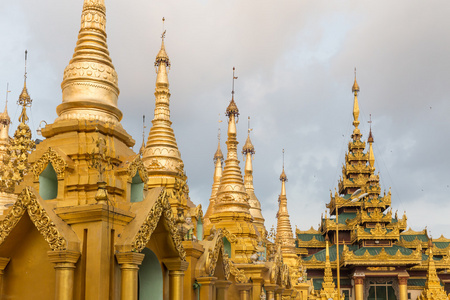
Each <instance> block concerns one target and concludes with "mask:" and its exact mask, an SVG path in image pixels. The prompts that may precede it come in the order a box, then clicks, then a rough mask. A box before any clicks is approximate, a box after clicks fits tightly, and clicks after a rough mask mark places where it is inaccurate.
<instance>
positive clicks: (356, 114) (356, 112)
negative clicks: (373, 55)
mask: <svg viewBox="0 0 450 300" xmlns="http://www.w3.org/2000/svg"><path fill="white" fill-rule="evenodd" d="M352 92H353V93H354V96H355V98H354V101H353V126H355V130H354V131H353V132H354V133H355V134H359V129H358V126H359V120H358V118H359V105H358V93H359V85H358V83H357V82H356V68H355V82H354V83H353V87H352Z"/></svg>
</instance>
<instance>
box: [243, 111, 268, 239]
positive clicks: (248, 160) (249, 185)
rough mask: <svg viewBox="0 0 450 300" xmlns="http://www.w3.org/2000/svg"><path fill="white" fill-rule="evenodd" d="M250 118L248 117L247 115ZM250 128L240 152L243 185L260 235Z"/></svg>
mask: <svg viewBox="0 0 450 300" xmlns="http://www.w3.org/2000/svg"><path fill="white" fill-rule="evenodd" d="M248 118H249V120H250V117H248ZM250 131H251V130H250V128H249V129H248V135H247V140H246V141H245V144H244V147H243V148H242V154H244V156H245V169H244V170H245V171H244V172H245V175H244V185H245V190H246V191H247V193H248V196H249V200H248V204H249V205H250V214H251V215H252V217H253V220H254V224H255V226H256V228H257V229H258V232H259V234H260V235H261V236H262V237H265V236H266V227H265V226H264V217H263V216H262V213H261V203H260V202H259V200H258V198H257V197H256V195H255V188H254V187H253V164H252V160H253V155H254V154H255V147H254V146H253V144H252V140H251V139H250Z"/></svg>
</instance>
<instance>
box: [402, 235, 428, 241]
mask: <svg viewBox="0 0 450 300" xmlns="http://www.w3.org/2000/svg"><path fill="white" fill-rule="evenodd" d="M400 238H402V239H403V240H405V241H407V242H412V241H414V240H415V239H416V238H417V239H418V240H419V241H421V242H428V237H427V235H426V234H401V235H400Z"/></svg>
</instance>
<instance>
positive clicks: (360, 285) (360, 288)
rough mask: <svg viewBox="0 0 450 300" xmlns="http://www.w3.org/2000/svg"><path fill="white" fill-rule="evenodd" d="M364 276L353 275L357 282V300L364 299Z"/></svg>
mask: <svg viewBox="0 0 450 300" xmlns="http://www.w3.org/2000/svg"><path fill="white" fill-rule="evenodd" d="M364 277H365V276H364V275H362V276H361V275H358V276H355V275H353V280H354V281H355V300H363V299H364Z"/></svg>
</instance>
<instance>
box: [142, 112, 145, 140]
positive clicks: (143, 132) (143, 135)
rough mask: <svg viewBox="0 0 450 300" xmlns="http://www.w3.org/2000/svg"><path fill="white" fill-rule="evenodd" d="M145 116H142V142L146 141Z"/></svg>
mask: <svg viewBox="0 0 450 300" xmlns="http://www.w3.org/2000/svg"><path fill="white" fill-rule="evenodd" d="M145 128H146V126H145V115H142V140H144V139H145Z"/></svg>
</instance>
